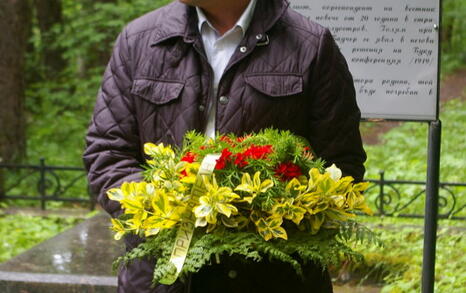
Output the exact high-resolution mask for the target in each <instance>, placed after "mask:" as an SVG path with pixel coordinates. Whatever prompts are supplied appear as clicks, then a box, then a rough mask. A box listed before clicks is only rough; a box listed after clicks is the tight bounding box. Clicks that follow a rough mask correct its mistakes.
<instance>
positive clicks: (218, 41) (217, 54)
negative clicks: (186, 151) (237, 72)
mask: <svg viewBox="0 0 466 293" xmlns="http://www.w3.org/2000/svg"><path fill="white" fill-rule="evenodd" d="M256 3H257V0H251V1H250V2H249V4H248V6H247V7H246V9H245V10H244V12H243V14H242V15H241V17H240V18H239V19H238V21H237V22H236V24H235V26H233V27H232V28H231V29H230V30H228V31H227V32H226V33H225V34H223V35H222V36H221V35H220V34H219V32H218V31H217V30H216V29H215V28H214V27H213V26H212V24H211V23H210V22H209V21H208V20H207V17H206V16H205V14H204V12H203V11H202V9H200V8H199V7H196V10H197V16H198V19H199V23H198V28H199V32H200V33H201V36H202V41H203V43H204V49H205V53H206V56H207V59H208V60H209V63H210V66H211V67H212V69H213V73H214V76H213V80H212V83H213V89H214V97H210V98H211V101H212V104H211V105H209V107H207V109H208V121H207V126H206V129H205V134H206V135H207V136H209V137H212V138H213V137H215V116H216V108H217V105H216V97H217V92H218V84H219V82H220V79H221V78H222V75H223V72H224V71H225V68H226V66H227V64H228V62H229V61H230V59H231V56H232V55H233V53H234V52H235V50H236V48H237V47H238V45H239V44H240V43H241V40H242V39H243V37H244V35H245V33H246V31H247V29H248V27H249V24H250V23H251V20H252V16H253V14H254V9H255V7H256Z"/></svg>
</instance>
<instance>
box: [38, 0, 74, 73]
mask: <svg viewBox="0 0 466 293" xmlns="http://www.w3.org/2000/svg"><path fill="white" fill-rule="evenodd" d="M34 6H35V9H36V16H37V23H38V25H39V30H40V35H41V43H42V46H41V47H42V60H43V64H44V66H45V70H46V77H54V76H55V75H56V74H58V73H60V72H61V71H62V70H63V68H64V67H65V66H66V63H65V60H64V59H63V56H62V53H63V50H62V49H60V48H53V47H52V46H50V44H51V43H53V35H52V34H51V32H52V28H53V26H54V25H56V24H61V23H62V22H63V15H62V5H61V0H34Z"/></svg>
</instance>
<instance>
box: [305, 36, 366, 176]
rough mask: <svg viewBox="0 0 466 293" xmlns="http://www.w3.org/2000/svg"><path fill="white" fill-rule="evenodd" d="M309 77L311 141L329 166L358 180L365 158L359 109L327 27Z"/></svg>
mask: <svg viewBox="0 0 466 293" xmlns="http://www.w3.org/2000/svg"><path fill="white" fill-rule="evenodd" d="M310 78H311V81H310V87H311V96H312V99H313V100H312V108H311V115H310V116H311V117H310V119H311V127H310V136H309V140H310V143H311V145H312V146H313V149H314V151H315V153H316V155H317V156H319V157H321V158H323V159H324V160H325V161H326V162H327V164H328V165H331V164H333V163H334V164H335V165H337V167H339V168H340V169H341V170H342V172H343V175H344V176H352V177H353V178H355V180H356V181H361V180H362V179H363V176H364V172H365V168H364V162H365V160H366V153H365V151H364V148H363V146H362V141H361V135H360V132H359V123H360V119H361V112H360V110H359V108H358V105H357V103H356V93H355V89H354V83H353V78H352V76H351V73H350V72H349V69H348V65H347V63H346V60H345V58H344V57H343V55H342V54H341V52H340V50H339V48H338V45H337V44H336V43H335V41H334V39H333V37H332V35H331V33H330V31H329V30H328V29H325V31H324V32H323V33H322V35H321V36H320V40H319V47H318V52H317V56H316V58H315V60H314V61H313V66H312V67H311V72H310Z"/></svg>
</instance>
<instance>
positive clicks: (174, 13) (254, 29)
mask: <svg viewBox="0 0 466 293" xmlns="http://www.w3.org/2000/svg"><path fill="white" fill-rule="evenodd" d="M169 5H170V6H172V7H171V9H170V11H171V13H170V14H169V15H166V18H164V21H163V22H162V23H161V24H160V25H159V26H157V28H156V29H154V32H153V34H152V38H151V42H150V45H151V46H155V45H157V44H159V43H161V42H164V41H166V40H168V39H171V38H179V37H182V38H183V39H184V42H185V43H194V42H195V40H196V39H197V38H199V30H198V17H197V13H196V9H195V8H194V7H191V6H188V5H186V4H184V3H181V2H180V1H178V0H175V1H173V2H172V3H171V4H169ZM288 6H289V3H288V1H287V0H257V5H256V8H255V11H254V16H253V18H252V21H251V24H250V27H249V30H248V32H247V35H252V36H254V35H257V34H264V33H266V32H267V31H268V30H270V29H271V28H272V26H273V25H274V24H275V23H276V22H277V21H278V20H279V19H280V17H281V16H282V15H283V13H284V12H285V11H286V9H287V8H288ZM254 39H255V38H254ZM256 43H257V41H256Z"/></svg>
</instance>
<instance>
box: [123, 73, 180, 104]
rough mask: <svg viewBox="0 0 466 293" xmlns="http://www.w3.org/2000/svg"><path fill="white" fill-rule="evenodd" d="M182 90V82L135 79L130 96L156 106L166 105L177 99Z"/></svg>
mask: <svg viewBox="0 0 466 293" xmlns="http://www.w3.org/2000/svg"><path fill="white" fill-rule="evenodd" d="M183 88H184V82H182V81H166V80H152V79H136V80H134V81H133V86H132V87H131V94H133V95H135V96H138V97H141V98H143V99H144V100H146V101H148V102H151V103H153V104H156V105H163V104H167V103H169V102H171V101H173V100H175V99H177V98H178V97H179V96H180V94H181V92H182V91H183Z"/></svg>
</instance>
